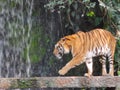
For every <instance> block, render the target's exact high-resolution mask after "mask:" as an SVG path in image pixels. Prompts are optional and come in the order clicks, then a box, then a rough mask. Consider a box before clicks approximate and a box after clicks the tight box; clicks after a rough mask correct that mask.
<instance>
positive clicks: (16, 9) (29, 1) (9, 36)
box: [0, 0, 33, 77]
mask: <svg viewBox="0 0 120 90" xmlns="http://www.w3.org/2000/svg"><path fill="white" fill-rule="evenodd" d="M32 9H33V0H1V1H0V77H30V74H31V71H30V69H31V60H30V56H29V49H30V43H31V40H30V36H31V35H30V34H31V28H32V23H33V22H32ZM25 49H26V50H25ZM23 51H25V53H26V54H25V55H23V53H24V52H23ZM23 56H24V57H25V60H23Z"/></svg>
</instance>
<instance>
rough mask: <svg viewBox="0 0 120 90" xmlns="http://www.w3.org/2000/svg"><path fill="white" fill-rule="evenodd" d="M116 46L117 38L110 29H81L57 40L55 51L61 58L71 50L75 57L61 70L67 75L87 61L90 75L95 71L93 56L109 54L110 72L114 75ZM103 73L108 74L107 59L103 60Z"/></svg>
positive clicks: (60, 72)
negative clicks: (85, 30) (88, 30)
mask: <svg viewBox="0 0 120 90" xmlns="http://www.w3.org/2000/svg"><path fill="white" fill-rule="evenodd" d="M115 46H116V40H115V38H114V36H113V35H112V34H111V33H110V32H109V31H106V30H103V29H94V30H91V31H90V32H81V31H79V32H77V33H75V34H73V35H68V36H65V37H63V38H61V39H60V41H58V42H57V44H56V45H55V49H54V51H53V53H54V55H55V56H56V57H58V58H59V59H60V58H61V57H62V54H67V53H69V52H71V53H72V56H73V58H72V60H70V61H69V62H68V63H67V64H66V65H65V66H64V67H63V68H62V69H61V70H59V74H60V75H65V74H66V73H67V72H68V71H69V70H70V69H71V68H74V67H75V66H77V65H80V64H81V63H83V62H85V63H86V65H87V68H88V73H86V74H85V76H88V77H90V76H91V75H92V72H93V69H92V65H93V62H92V57H96V56H105V57H106V56H107V57H109V63H110V70H109V74H110V75H112V76H113V75H114V67H113V60H114V52H115ZM102 58H104V57H102ZM102 74H103V75H106V74H107V72H106V65H105V60H102Z"/></svg>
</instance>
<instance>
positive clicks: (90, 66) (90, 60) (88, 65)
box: [84, 58, 93, 77]
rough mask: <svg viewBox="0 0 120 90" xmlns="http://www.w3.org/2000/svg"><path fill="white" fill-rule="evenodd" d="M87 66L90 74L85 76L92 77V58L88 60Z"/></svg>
mask: <svg viewBox="0 0 120 90" xmlns="http://www.w3.org/2000/svg"><path fill="white" fill-rule="evenodd" d="M85 63H86V66H87V68H88V73H85V74H84V76H87V77H90V76H92V73H93V61H92V58H89V59H86V62H85Z"/></svg>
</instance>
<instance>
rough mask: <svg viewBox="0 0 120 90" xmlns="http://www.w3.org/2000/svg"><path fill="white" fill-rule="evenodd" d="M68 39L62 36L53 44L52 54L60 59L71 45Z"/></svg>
mask: <svg viewBox="0 0 120 90" xmlns="http://www.w3.org/2000/svg"><path fill="white" fill-rule="evenodd" d="M68 42H69V39H67V38H62V39H61V40H60V41H58V42H57V44H56V45H55V48H54V51H53V54H54V55H55V56H56V57H57V58H58V59H61V58H62V56H63V55H64V54H68V53H69V52H70V50H71V48H70V47H71V46H70V45H69V43H68Z"/></svg>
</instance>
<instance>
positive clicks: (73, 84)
mask: <svg viewBox="0 0 120 90" xmlns="http://www.w3.org/2000/svg"><path fill="white" fill-rule="evenodd" d="M118 86H120V77H119V76H114V77H111V76H93V77H91V78H88V77H76V76H70V77H31V78H0V89H3V88H4V89H10V88H84V87H118Z"/></svg>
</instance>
